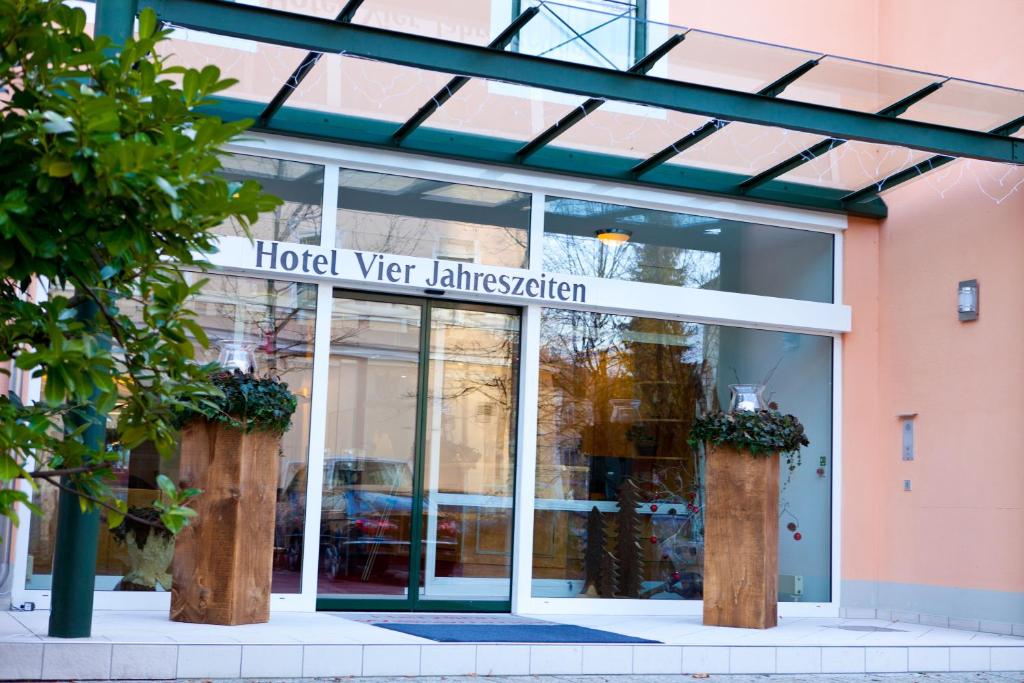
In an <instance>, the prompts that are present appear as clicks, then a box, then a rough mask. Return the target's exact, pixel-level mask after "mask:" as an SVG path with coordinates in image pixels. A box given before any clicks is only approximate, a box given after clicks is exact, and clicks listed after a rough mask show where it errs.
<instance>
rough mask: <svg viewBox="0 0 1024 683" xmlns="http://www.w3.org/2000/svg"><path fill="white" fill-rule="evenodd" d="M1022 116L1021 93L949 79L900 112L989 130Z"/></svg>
mask: <svg viewBox="0 0 1024 683" xmlns="http://www.w3.org/2000/svg"><path fill="white" fill-rule="evenodd" d="M1019 116H1024V92H1022V91H1020V90H1012V89H1010V88H999V87H995V86H991V85H983V84H981V83H973V82H971V81H962V80H955V79H954V80H950V81H947V82H946V83H945V84H944V85H943V86H942V87H941V88H939V89H938V90H937V91H935V92H934V93H932V94H931V95H929V96H928V97H926V98H925V99H923V100H921V101H920V102H918V103H917V104H915V105H914V106H912V107H911V108H910V109H908V110H907V113H905V114H904V115H903V118H905V119H915V120H917V121H924V122H926V123H938V124H941V125H944V126H953V127H955V128H969V129H971V130H984V131H989V130H992V129H994V128H997V127H999V126H1001V125H1003V124H1005V123H1008V122H1010V121H1012V120H1013V119H1015V118H1017V117H1019Z"/></svg>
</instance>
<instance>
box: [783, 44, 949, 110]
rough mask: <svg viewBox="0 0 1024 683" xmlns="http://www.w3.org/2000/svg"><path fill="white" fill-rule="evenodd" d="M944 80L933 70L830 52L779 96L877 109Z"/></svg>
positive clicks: (843, 107)
mask: <svg viewBox="0 0 1024 683" xmlns="http://www.w3.org/2000/svg"><path fill="white" fill-rule="evenodd" d="M940 80H942V77H941V76H935V75H933V74H926V73H921V72H918V71H907V70H905V69H894V68H892V67H888V66H881V65H879V64H871V63H868V62H859V61H856V60H853V59H843V58H840V57H831V56H829V57H825V58H824V59H822V60H821V62H820V63H819V64H818V66H816V67H814V68H813V69H811V70H810V71H808V72H807V73H806V74H804V75H803V76H801V77H800V78H799V79H798V80H797V81H796V82H795V83H793V84H792V85H790V86H789V87H788V88H786V91H785V92H784V93H782V94H781V95H780V96H779V97H782V98H785V99H791V100H798V101H801V102H811V103H813V104H822V105H826V106H829V107H839V108H841V109H851V110H854V111H862V112H872V113H875V112H879V111H881V110H882V109H884V108H886V107H888V106H889V105H891V104H893V103H895V102H898V101H899V100H901V99H903V98H904V97H906V96H907V95H910V94H912V93H915V92H917V91H918V90H920V89H921V88H924V87H925V86H927V85H929V84H931V83H935V82H936V81H940ZM932 96H934V93H933V94H932ZM926 99H927V98H926Z"/></svg>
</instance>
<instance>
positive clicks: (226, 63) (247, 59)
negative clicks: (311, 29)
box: [156, 28, 306, 102]
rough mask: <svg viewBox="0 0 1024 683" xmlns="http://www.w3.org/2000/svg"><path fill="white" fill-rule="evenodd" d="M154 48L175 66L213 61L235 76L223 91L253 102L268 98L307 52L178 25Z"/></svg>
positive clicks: (225, 74) (196, 66)
mask: <svg viewBox="0 0 1024 683" xmlns="http://www.w3.org/2000/svg"><path fill="white" fill-rule="evenodd" d="M156 51H157V54H159V55H160V56H161V57H165V58H167V62H168V64H171V65H174V66H183V67H189V68H193V69H202V68H203V67H204V66H207V65H209V64H213V65H214V66H216V67H218V68H219V69H220V72H221V75H222V76H223V77H224V78H234V79H237V80H238V83H236V84H235V85H234V86H232V87H231V88H229V89H228V90H226V91H224V93H223V94H224V96H225V97H231V98H234V99H239V100H250V101H255V102H269V101H270V99H271V98H272V97H273V96H274V94H275V93H276V92H277V90H278V88H280V87H281V85H282V84H283V83H285V82H286V81H287V80H288V77H289V76H291V74H292V71H293V70H294V69H295V67H296V66H298V65H299V64H300V63H301V62H302V60H303V59H304V58H305V56H306V52H305V51H304V50H297V49H295V48H291V47H282V46H279V45H272V44H269V43H258V42H255V41H252V40H245V39H242V38H231V37H228V36H222V35H217V34H214V33H206V32H204V31H196V30H192V29H180V28H179V29H175V30H174V31H173V32H172V33H171V38H170V40H166V41H163V42H161V43H158V44H157V48H156Z"/></svg>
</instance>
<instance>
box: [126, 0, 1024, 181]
mask: <svg viewBox="0 0 1024 683" xmlns="http://www.w3.org/2000/svg"><path fill="white" fill-rule="evenodd" d="M139 4H140V6H143V7H152V8H153V9H154V10H156V12H157V14H158V16H159V17H160V18H161V19H162V20H164V21H168V22H170V23H172V24H174V25H176V26H183V27H186V28H192V29H196V30H200V31H207V32H210V33H216V34H220V35H227V36H233V37H236V38H245V39H248V40H255V41H259V42H265V43H273V44H276V45H285V46H289V47H295V48H299V49H305V50H313V51H317V52H326V53H342V52H344V54H345V55H348V56H352V57H363V58H366V59H374V60H378V61H382V62H388V63H391V64H398V65H401V66H410V67H414V68H418V69H427V70H430V71H440V72H444V73H450V74H460V75H463V76H470V77H474V78H486V79H489V80H496V81H505V82H509V83H518V84H520V85H527V86H533V87H537V88H544V89H547V90H555V91H559V92H567V93H572V94H577V95H583V96H585V97H596V98H602V99H608V100H618V101H622V102H631V103H634V104H641V105H646V106H651V107H657V108H660V109H669V110H673V111H681V112H685V113H689V114H698V115H701V116H708V117H712V118H719V119H724V120H727V121H745V122H747V123H753V124H757V125H764V126H779V127H782V128H788V129H790V130H799V131H804V132H807V133H817V134H820V135H825V136H829V137H836V138H840V139H843V140H862V141H864V142H875V143H878V144H883V145H899V146H903V147H912V148H914V149H920V150H925V151H930V152H934V153H936V154H945V155H949V156H964V157H971V158H975V159H984V160H987V161H998V162H1003V163H1014V164H1024V140H1019V139H1014V138H1009V137H1005V136H999V135H993V134H991V133H986V132H981V131H973V130H966V129H962V128H951V127H949V126H940V125H935V124H930V123H923V122H921V121H913V120H909V119H898V118H889V117H885V116H879V115H877V114H871V113H866V112H859V111H850V110H846V109H839V108H836V107H829V106H825V105H820V104H812V103H808V102H799V101H796V100H784V99H778V98H768V97H764V96H762V95H759V94H757V93H747V92H740V91H736V90H727V89H725V88H718V87H713V86H707V85H699V84H696V83H685V82H682V81H673V80H670V79H666V78H659V77H655V76H650V75H640V74H633V73H628V72H624V71H615V70H612V69H603V68H599V67H595V66H589V65H586V64H573V63H571V62H563V61H558V60H554V59H546V58H544V57H535V56H532V55H525V54H520V53H514V52H506V51H501V50H494V49H492V48H489V47H486V46H479V45H468V44H465V43H457V42H453V41H449V40H442V39H440V38H430V37H426V36H420V35H414V34H410V33H401V32H398V31H390V30H386V29H381V28H376V27H372V26H362V25H358V24H352V23H338V22H334V21H332V20H330V19H320V18H317V17H310V16H303V15H298V14H292V13H289V12H281V11H278V10H272V9H267V8H264V7H255V6H252V5H243V4H236V3H228V2H223V0H140V3H139Z"/></svg>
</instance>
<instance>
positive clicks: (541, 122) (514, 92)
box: [409, 78, 586, 142]
mask: <svg viewBox="0 0 1024 683" xmlns="http://www.w3.org/2000/svg"><path fill="white" fill-rule="evenodd" d="M445 82H447V80H446V81H445ZM439 89H440V86H439V87H437V88H434V89H433V90H432V91H431V92H430V93H429V94H428V95H427V96H426V97H423V98H420V99H419V100H418V101H417V103H416V106H415V107H414V109H413V111H415V110H416V108H418V107H419V106H420V105H422V104H423V103H425V102H426V101H427V100H429V99H430V98H431V97H432V96H433V95H434V94H435V93H436V92H437V91H438V90H439ZM584 100H586V98H585V97H581V96H579V95H569V94H566V93H560V92H554V91H552V90H543V89H541V88H530V87H526V86H522V85H513V84H511V83H499V82H497V81H485V80H482V79H479V78H474V79H472V80H470V81H469V83H467V84H466V85H465V86H464V87H463V88H462V89H461V90H459V91H458V92H457V93H456V94H455V96H454V97H452V98H451V99H450V100H448V101H447V102H445V103H444V105H443V106H441V107H440V108H439V109H438V110H437V111H435V112H434V113H433V114H432V115H431V116H430V118H428V119H427V120H426V121H425V122H424V123H423V127H424V128H438V129H442V130H453V131H458V132H460V133H474V134H477V135H487V136H491V137H498V138H502V139H505V140H516V141H519V142H526V141H528V140H532V139H533V138H534V137H536V136H537V135H540V134H541V133H542V132H544V131H545V130H547V129H548V128H549V127H550V126H552V125H554V124H555V123H556V122H557V121H558V120H559V119H561V118H562V117H563V116H565V115H566V114H568V113H569V112H570V111H571V110H573V109H575V108H576V107H578V106H579V105H580V104H581V103H582V102H583V101H584ZM416 135H417V133H413V134H412V135H411V136H409V139H410V140H415V137H416Z"/></svg>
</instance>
